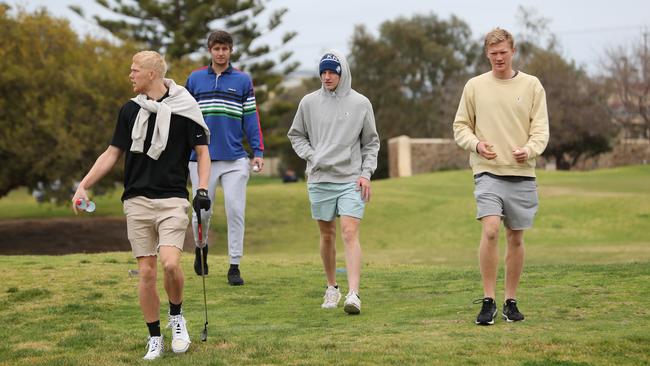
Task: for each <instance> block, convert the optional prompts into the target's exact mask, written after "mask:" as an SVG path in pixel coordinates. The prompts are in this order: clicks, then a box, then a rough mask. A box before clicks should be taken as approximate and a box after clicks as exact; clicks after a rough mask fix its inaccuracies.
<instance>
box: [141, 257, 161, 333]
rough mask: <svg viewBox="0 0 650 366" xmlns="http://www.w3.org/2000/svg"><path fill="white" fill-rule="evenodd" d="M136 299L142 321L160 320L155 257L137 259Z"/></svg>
mask: <svg viewBox="0 0 650 366" xmlns="http://www.w3.org/2000/svg"><path fill="white" fill-rule="evenodd" d="M137 259H138V273H139V275H138V278H139V281H138V298H139V299H140V309H141V310H142V315H143V316H144V321H145V322H147V323H152V322H155V321H157V320H160V298H159V297H158V289H157V288H156V271H157V267H156V265H157V262H156V260H157V259H156V257H155V256H149V257H138V258H137Z"/></svg>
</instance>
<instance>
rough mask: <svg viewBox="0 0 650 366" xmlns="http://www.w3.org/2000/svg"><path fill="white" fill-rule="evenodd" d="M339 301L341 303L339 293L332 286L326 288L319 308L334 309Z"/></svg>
mask: <svg viewBox="0 0 650 366" xmlns="http://www.w3.org/2000/svg"><path fill="white" fill-rule="evenodd" d="M339 301H341V291H339V289H338V288H336V287H334V286H327V290H325V296H323V305H321V306H320V307H321V308H323V309H335V308H336V307H337V306H339Z"/></svg>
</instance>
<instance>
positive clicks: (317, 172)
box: [287, 50, 379, 183]
mask: <svg viewBox="0 0 650 366" xmlns="http://www.w3.org/2000/svg"><path fill="white" fill-rule="evenodd" d="M328 53H332V54H334V55H336V57H338V59H339V61H340V63H341V79H340V81H339V84H338V86H337V88H336V90H334V91H333V92H330V91H329V90H327V89H326V88H325V86H321V88H320V90H317V91H315V92H313V93H310V94H307V95H305V96H304V97H303V98H302V100H301V101H300V105H299V106H298V111H297V112H296V116H295V117H294V119H293V124H292V125H291V128H290V129H289V133H288V134H287V136H288V137H289V140H291V145H292V146H293V149H294V150H295V152H296V154H298V156H299V157H301V158H302V159H304V160H306V161H307V169H306V171H305V173H306V174H307V177H308V178H307V182H308V183H321V182H329V183H351V182H356V180H357V179H358V178H359V177H364V178H367V179H370V176H371V175H372V173H374V171H375V169H376V168H377V153H378V152H379V135H378V134H377V128H376V126H375V116H374V113H373V111H372V105H371V104H370V101H369V100H368V98H366V97H365V96H363V95H361V94H359V93H357V92H356V91H355V90H354V89H352V87H351V86H352V75H350V66H349V65H348V62H347V60H346V59H345V57H344V56H343V54H341V53H340V52H338V51H336V50H331V51H328Z"/></svg>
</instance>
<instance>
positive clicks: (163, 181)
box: [72, 51, 210, 360]
mask: <svg viewBox="0 0 650 366" xmlns="http://www.w3.org/2000/svg"><path fill="white" fill-rule="evenodd" d="M166 71H167V65H166V64H165V60H164V59H163V58H162V56H161V55H159V54H158V53H157V52H154V51H142V52H139V53H137V54H136V55H135V56H133V64H132V65H131V73H130V75H129V77H130V79H131V82H132V83H133V91H134V92H136V93H138V94H139V95H138V96H137V97H135V98H133V99H131V100H130V101H128V102H127V103H126V104H124V106H122V109H121V110H120V113H119V117H118V120H117V125H116V127H115V133H114V134H113V138H112V140H111V144H110V145H109V147H108V149H106V151H105V152H104V153H103V154H101V155H100V156H99V158H97V161H96V162H95V164H94V165H93V167H92V168H91V169H90V171H89V172H88V174H86V176H85V177H84V178H83V180H82V181H81V183H80V184H79V188H78V189H77V191H76V192H75V194H74V197H73V198H72V207H73V210H74V211H75V213H76V212H77V208H76V205H75V204H76V202H77V200H79V199H81V200H86V201H87V200H88V194H87V193H86V190H87V189H89V188H90V187H92V186H93V185H94V184H95V183H97V181H99V180H100V179H101V178H102V177H103V176H105V175H106V174H107V173H108V172H109V171H110V170H111V169H112V167H113V166H114V165H115V163H116V162H117V160H118V159H119V158H120V157H121V156H122V154H124V153H125V152H126V157H125V169H124V194H123V195H122V201H123V203H124V212H125V214H126V222H127V231H128V237H129V241H130V243H131V248H132V251H133V256H134V257H136V258H137V261H138V270H139V284H138V296H139V299H140V309H141V310H142V313H143V315H144V319H145V322H146V323H147V327H148V328H149V342H148V349H147V354H146V355H145V356H144V358H145V359H147V360H151V359H155V358H158V357H160V356H161V355H162V352H163V349H164V347H163V337H162V335H161V332H160V314H159V309H160V298H159V296H158V290H157V288H156V276H157V259H156V257H157V256H160V262H161V264H162V266H163V268H164V283H165V291H166V292H167V296H168V297H169V327H171V328H172V350H173V351H174V352H176V353H183V352H185V351H187V349H188V348H189V345H190V343H191V342H190V338H189V334H188V332H187V326H186V322H185V318H184V317H183V314H182V310H181V305H182V302H183V284H184V277H183V272H182V270H181V267H180V258H181V253H182V250H183V242H184V239H185V232H186V230H187V226H188V224H189V219H188V209H189V202H188V197H189V195H188V192H187V177H188V161H189V158H190V153H191V152H192V150H194V151H196V154H197V161H198V165H199V181H200V183H199V187H200V188H201V189H202V190H203V193H204V194H203V195H201V194H197V195H196V196H195V197H194V201H193V205H194V208H195V210H197V209H198V210H200V209H209V208H210V199H209V198H208V195H207V190H206V188H207V185H208V176H209V174H210V155H209V152H208V146H207V144H208V143H209V137H210V132H209V129H208V128H207V126H206V125H205V122H204V121H203V116H202V114H201V110H200V109H199V106H198V104H197V102H196V101H195V99H194V98H193V97H192V96H191V95H190V94H189V92H188V91H187V90H185V88H183V87H182V86H178V85H176V84H175V83H174V81H173V80H170V79H163V77H164V75H165V72H166ZM201 189H199V191H201ZM199 193H200V192H199Z"/></svg>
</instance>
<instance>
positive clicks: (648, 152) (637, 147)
mask: <svg viewBox="0 0 650 366" xmlns="http://www.w3.org/2000/svg"><path fill="white" fill-rule="evenodd" d="M633 164H650V141H649V140H646V139H623V140H621V141H619V142H618V143H617V144H616V145H615V146H614V147H613V148H612V151H611V152H608V153H605V154H601V155H598V156H596V157H593V158H589V159H583V160H581V161H580V162H579V163H578V164H577V166H576V167H574V169H575V170H591V169H600V168H613V167H618V166H624V165H633ZM465 168H469V153H468V152H467V151H464V150H462V149H461V148H460V147H458V145H456V142H455V141H454V140H451V139H412V138H409V137H408V136H399V137H395V138H392V139H389V140H388V171H389V176H390V177H391V178H393V177H410V176H411V175H414V174H422V173H428V172H433V171H438V170H448V169H465ZM537 168H538V169H548V170H554V169H555V162H554V161H552V160H551V161H546V160H545V159H544V158H543V157H540V158H539V159H538V160H537Z"/></svg>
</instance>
